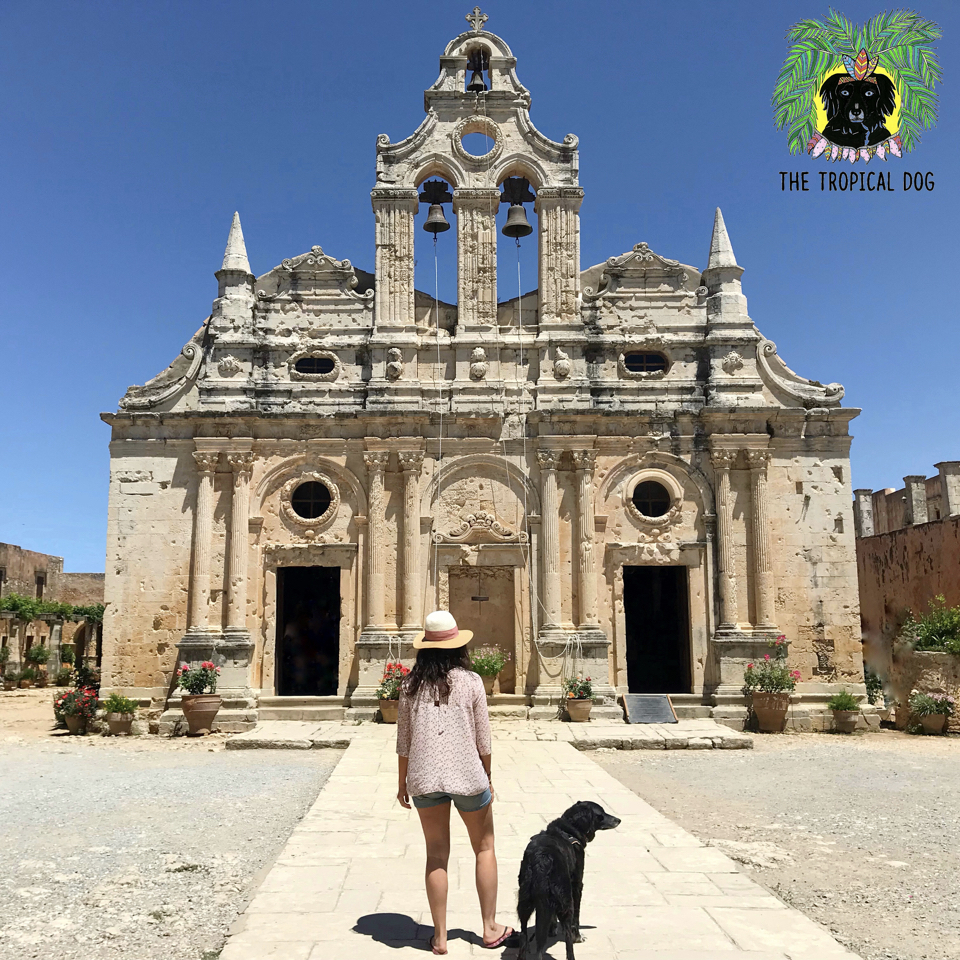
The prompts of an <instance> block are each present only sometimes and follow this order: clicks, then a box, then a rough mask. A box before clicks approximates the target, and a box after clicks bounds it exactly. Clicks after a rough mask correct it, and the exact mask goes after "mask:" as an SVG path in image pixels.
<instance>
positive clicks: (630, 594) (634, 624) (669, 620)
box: [623, 566, 691, 693]
mask: <svg viewBox="0 0 960 960" xmlns="http://www.w3.org/2000/svg"><path fill="white" fill-rule="evenodd" d="M623 612H624V617H625V619H626V634H627V683H628V685H629V687H630V693H689V692H690V687H691V683H690V628H689V618H688V616H687V568H686V567H660V566H656V567H654V566H650V567H628V566H625V567H624V568H623Z"/></svg>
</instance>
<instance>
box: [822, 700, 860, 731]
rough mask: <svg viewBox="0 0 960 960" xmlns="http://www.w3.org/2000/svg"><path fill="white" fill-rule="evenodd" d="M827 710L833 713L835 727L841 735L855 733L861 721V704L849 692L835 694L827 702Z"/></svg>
mask: <svg viewBox="0 0 960 960" xmlns="http://www.w3.org/2000/svg"><path fill="white" fill-rule="evenodd" d="M827 709H829V710H832V711H833V725H834V728H835V729H836V730H837V731H838V732H839V733H853V731H854V730H856V729H857V721H858V720H859V719H860V702H859V701H858V700H857V698H856V697H855V696H854V695H853V694H852V693H850V692H849V691H848V690H841V691H840V693H835V694H834V695H833V696H832V697H831V698H830V699H829V700H828V701H827Z"/></svg>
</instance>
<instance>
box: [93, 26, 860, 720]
mask: <svg viewBox="0 0 960 960" xmlns="http://www.w3.org/2000/svg"><path fill="white" fill-rule="evenodd" d="M477 13H478V12H475V14H474V16H473V17H468V20H471V26H470V28H469V29H468V30H467V31H466V32H465V33H462V34H461V35H460V36H458V37H456V39H454V40H452V41H451V42H450V43H449V44H448V46H447V48H446V50H445V51H444V52H443V55H442V56H441V58H440V76H439V78H438V79H437V81H436V83H435V84H434V85H433V86H432V87H430V88H429V89H428V90H427V91H426V93H425V108H426V118H425V119H424V121H423V123H422V124H421V125H420V127H419V128H418V129H417V130H416V131H415V132H414V133H413V134H412V135H411V136H409V137H408V138H407V139H405V140H402V141H400V142H399V143H391V141H390V139H389V138H388V137H387V136H385V135H381V136H380V137H378V139H377V144H376V184H375V186H374V188H373V190H372V192H371V198H372V205H373V215H374V224H373V226H374V230H375V236H376V265H375V272H374V273H373V274H369V273H365V272H363V271H361V270H359V269H357V268H355V267H354V266H352V264H351V263H350V261H349V260H338V259H336V257H334V256H332V255H330V254H328V253H326V252H324V250H323V249H321V248H320V247H319V246H316V247H313V249H312V250H310V251H308V252H307V253H304V254H301V255H299V256H295V257H292V258H290V259H288V260H284V261H283V262H282V263H281V264H280V265H279V266H277V267H275V268H274V269H273V270H270V271H269V272H268V273H266V274H264V275H263V276H261V277H255V276H253V274H252V273H251V272H250V267H249V263H248V260H247V254H246V249H245V246H244V239H243V235H242V232H241V228H240V222H239V218H238V217H236V216H235V217H234V222H233V225H232V227H231V230H230V234H229V240H228V244H227V250H226V254H225V256H224V261H223V265H222V268H221V269H220V270H219V271H217V273H216V277H217V281H218V284H219V289H218V296H217V299H216V300H215V301H214V304H213V310H212V312H211V315H210V316H209V317H208V318H207V319H206V320H205V321H204V322H203V325H202V326H201V328H200V330H199V331H198V332H197V334H196V335H195V336H194V337H193V338H192V339H191V341H190V342H189V343H188V344H187V345H186V346H185V347H184V348H183V351H182V353H181V355H180V356H179V357H178V358H177V359H176V360H175V361H174V362H173V363H172V364H171V365H170V366H169V367H168V368H167V369H166V370H165V371H163V372H162V373H161V374H159V375H158V376H157V377H156V378H154V379H153V380H151V381H149V382H148V383H147V384H145V385H144V386H142V387H131V388H130V390H129V391H128V392H127V394H126V396H125V397H124V398H123V399H122V400H121V402H120V407H119V410H118V411H117V412H116V413H111V414H104V415H103V419H104V420H105V421H106V422H107V423H109V424H110V426H111V428H112V440H111V445H110V450H111V478H110V499H109V532H108V548H107V574H106V601H107V604H108V606H107V614H106V619H105V638H104V662H103V688H104V690H105V691H108V690H111V689H120V690H123V691H125V692H126V693H127V694H128V695H135V696H138V697H140V698H142V699H147V698H149V699H150V700H151V701H152V702H153V703H154V705H155V706H158V707H165V708H166V709H167V716H168V717H175V716H176V713H177V709H176V704H177V697H176V695H175V692H174V691H173V690H172V675H173V671H174V669H175V665H176V664H177V662H178V661H189V662H193V661H198V660H202V659H208V658H212V659H215V660H216V661H217V662H218V663H220V664H221V665H222V671H223V673H222V680H221V689H222V692H223V694H224V697H225V699H226V702H225V709H224V710H223V711H222V713H221V717H222V719H223V721H224V723H225V725H230V724H233V725H235V726H237V727H242V726H244V725H245V724H249V723H250V722H251V721H252V720H253V719H255V718H256V717H257V716H258V715H259V716H260V717H261V718H268V717H274V718H279V717H284V716H287V717H294V718H300V717H305V718H314V717H325V716H326V717H333V716H341V715H344V714H346V715H348V716H355V717H361V718H362V717H370V716H372V715H373V712H374V710H375V700H374V698H373V694H374V691H375V688H376V687H377V685H378V683H379V680H380V677H381V674H382V669H383V665H384V663H385V662H387V661H388V660H391V659H396V658H397V657H398V656H399V657H402V658H404V659H408V658H410V657H411V656H412V649H411V645H410V641H411V638H412V636H413V635H414V634H415V633H416V632H417V630H418V629H419V628H420V627H421V626H422V623H423V618H424V615H425V613H427V612H429V611H430V610H431V609H434V608H448V609H450V610H451V611H452V612H453V613H454V615H455V616H456V617H457V619H458V622H460V624H461V626H464V627H468V628H471V629H473V630H474V631H475V633H476V634H477V637H476V640H475V643H476V644H478V645H485V646H499V647H501V648H503V649H505V650H506V651H507V652H508V653H509V654H510V657H511V659H510V662H509V663H508V665H507V667H506V669H505V670H504V672H503V673H502V674H501V676H500V680H499V684H498V690H497V694H496V696H495V697H494V700H493V703H494V706H495V708H496V709H498V710H499V711H500V712H502V713H504V714H505V715H514V716H517V715H523V716H526V715H530V716H553V715H555V714H556V703H557V701H558V698H559V695H560V682H561V680H562V677H563V676H564V675H569V674H571V673H574V672H576V673H580V672H582V673H583V674H584V675H589V676H591V677H592V678H593V680H594V683H595V689H596V692H597V698H598V700H599V698H601V697H602V698H603V704H602V705H601V704H599V703H598V708H597V709H598V712H599V713H600V714H604V713H607V714H608V715H612V714H616V715H618V716H619V715H620V712H619V708H617V707H615V706H614V703H615V698H616V697H617V695H618V694H622V693H624V692H627V691H635V692H658V691H659V692H669V693H671V694H676V695H677V698H676V699H677V702H678V703H680V704H681V705H689V706H690V707H691V708H693V709H694V712H698V713H699V714H701V715H702V714H703V713H710V712H712V714H713V715H714V716H717V717H718V718H725V719H728V720H729V721H730V722H733V723H736V722H738V721H740V720H742V718H743V717H744V716H745V713H746V710H745V706H744V700H743V697H742V694H741V692H740V687H741V685H742V681H743V670H744V667H745V665H746V663H747V662H749V661H751V660H753V659H756V658H757V657H762V655H763V653H764V652H766V649H767V647H766V644H767V643H768V641H769V640H770V639H771V638H774V637H776V636H777V635H778V634H781V633H782V634H785V635H786V637H787V639H788V640H789V642H790V660H791V664H792V665H793V666H795V667H796V668H797V669H799V670H800V671H801V672H802V675H803V682H802V683H801V684H800V686H799V688H798V691H799V693H800V694H801V700H802V702H805V703H808V704H809V705H810V706H811V709H817V704H818V703H819V704H822V702H823V700H824V698H825V697H826V696H827V695H828V694H829V693H830V692H831V691H833V690H835V689H837V688H838V687H837V685H838V684H842V685H843V686H845V687H846V688H848V689H856V690H862V687H861V686H859V684H861V683H862V659H861V647H860V628H859V613H858V603H857V580H856V554H855V546H854V528H853V516H852V507H851V501H852V492H851V486H850V470H849V445H850V436H849V433H848V424H849V421H850V420H851V419H852V418H853V417H855V416H856V414H857V412H858V411H857V410H853V409H849V408H844V407H842V406H841V401H842V398H843V388H842V387H841V386H840V385H839V384H829V385H826V386H824V385H821V384H820V383H818V382H817V381H811V380H807V379H804V378H803V377H801V376H799V375H797V374H795V373H794V372H793V371H792V370H790V369H789V368H788V367H787V366H786V365H785V364H784V362H783V361H782V360H781V359H780V357H779V355H778V353H777V348H776V346H775V345H774V344H773V343H772V342H771V341H770V340H767V339H765V338H764V336H763V335H762V334H761V333H760V332H759V331H758V329H757V327H756V326H755V325H754V323H753V321H752V320H751V318H750V317H749V315H748V313H747V301H746V298H745V297H744V295H743V292H742V290H741V284H740V278H741V274H742V273H743V270H742V268H741V267H740V266H739V265H738V264H737V261H736V258H735V256H734V252H733V249H732V247H731V243H730V239H729V237H728V234H727V230H726V227H725V225H724V221H723V217H722V215H721V214H720V211H719V210H717V211H716V217H715V221H714V227H713V235H712V238H711V241H710V248H709V255H708V259H707V264H706V267H705V269H703V270H702V271H701V270H699V269H697V268H696V267H692V266H688V265H685V264H682V263H679V262H677V261H676V260H671V259H669V258H667V257H664V256H661V255H659V254H657V253H655V252H654V251H653V250H651V249H650V247H648V245H647V244H646V243H638V244H637V245H636V246H635V247H634V248H633V249H632V250H630V251H628V252H627V253H624V254H622V255H619V256H611V257H610V258H609V259H608V260H606V261H605V262H603V263H601V264H597V265H596V266H592V267H589V268H588V269H583V270H582V269H581V265H580V205H581V201H582V199H583V190H582V189H581V188H580V186H579V185H578V169H579V159H578V150H577V145H578V141H577V138H576V137H575V136H573V135H572V134H568V135H567V136H566V137H564V138H563V140H562V141H559V142H556V141H553V140H551V139H549V138H548V137H546V136H545V135H544V134H542V133H540V132H539V131H538V130H537V129H536V128H535V127H534V126H533V123H532V121H531V119H530V114H529V106H530V94H529V93H528V91H527V90H526V89H525V88H524V87H523V86H522V85H521V83H520V81H519V80H518V78H517V73H516V60H515V58H514V57H513V55H512V54H511V52H510V49H509V47H508V46H507V44H506V43H505V42H504V41H503V40H502V39H500V38H499V37H497V36H496V35H494V34H492V33H490V32H488V31H487V30H485V29H484V27H483V20H484V19H485V18H484V17H482V16H478V15H477ZM473 133H481V134H483V135H484V136H485V137H486V138H487V139H486V150H485V152H483V153H481V154H479V155H477V154H476V153H475V152H473V148H472V147H469V146H468V144H469V143H470V141H469V139H465V138H468V135H469V134H473ZM521 178H522V180H523V181H526V183H525V184H524V183H523V182H522V181H521ZM437 181H442V183H441V184H440V185H439V186H435V187H434V188H430V189H433V190H435V191H437V190H439V191H440V192H439V193H437V192H435V193H433V194H429V193H428V194H427V195H426V196H427V198H428V199H429V198H432V199H433V200H435V199H437V197H442V196H443V193H442V187H443V186H446V189H447V190H449V196H450V200H449V201H447V203H446V208H447V213H450V214H452V215H453V216H452V217H451V219H453V220H454V221H455V225H454V228H453V230H452V231H451V233H450V235H448V236H441V237H440V238H439V241H438V242H441V243H443V242H450V243H455V244H456V248H457V253H458V255H457V262H458V277H457V285H458V296H457V303H456V304H448V303H443V302H439V301H436V300H435V298H434V296H433V295H432V294H427V293H423V292H420V291H418V290H416V289H415V288H414V259H415V255H414V250H415V243H420V244H424V243H426V244H429V243H430V242H431V238H430V237H429V236H427V235H426V234H423V233H420V236H419V239H418V237H417V236H415V232H419V231H415V219H414V218H415V215H416V214H417V212H418V209H419V206H420V204H421V203H424V202H426V200H425V199H422V198H421V192H422V191H425V190H427V189H428V188H426V187H425V186H424V185H425V183H427V182H433V183H435V184H436V183H437ZM527 189H529V191H530V192H529V193H527V192H526V190H527ZM501 191H503V194H502V193H501ZM510 198H513V203H512V204H511V211H510V217H511V222H513V218H514V215H515V214H518V216H519V217H520V219H521V220H525V218H526V216H527V214H529V215H530V216H531V217H533V218H534V221H535V228H536V229H535V235H534V236H533V237H532V238H531V241H536V243H537V245H538V251H539V252H538V264H539V271H538V272H539V276H538V278H537V286H536V288H535V289H534V290H532V291H531V292H529V293H527V294H524V295H523V296H522V297H520V298H514V299H512V300H507V301H505V302H504V301H501V300H500V299H499V297H498V278H497V246H498V243H504V242H507V243H510V244H512V240H508V239H507V238H505V237H501V236H498V229H497V227H498V223H497V212H498V209H499V208H500V206H501V204H503V205H504V206H506V205H507V203H508V200H509V199H510ZM518 198H519V199H518ZM524 198H526V199H527V202H526V204H525V205H524V203H523V202H522V201H523V199H524ZM443 206H444V203H443V201H442V200H441V202H440V204H439V209H440V210H442V209H443ZM517 206H520V207H521V210H523V211H525V212H524V213H523V214H522V215H521V214H519V213H518V211H516V209H515V208H516V207H517ZM433 215H434V211H433V209H432V208H431V219H433ZM501 219H502V217H501ZM704 239H705V240H706V237H705V238H704ZM420 249H421V250H423V249H425V247H421V248H420Z"/></svg>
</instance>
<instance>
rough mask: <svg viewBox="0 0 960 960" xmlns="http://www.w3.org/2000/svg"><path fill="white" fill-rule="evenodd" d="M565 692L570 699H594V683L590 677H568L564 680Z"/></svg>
mask: <svg viewBox="0 0 960 960" xmlns="http://www.w3.org/2000/svg"><path fill="white" fill-rule="evenodd" d="M563 692H564V694H566V697H567V699H568V700H592V699H593V684H592V683H591V682H590V677H567V679H566V680H564V681H563Z"/></svg>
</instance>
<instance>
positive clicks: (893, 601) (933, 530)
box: [856, 517, 960, 644]
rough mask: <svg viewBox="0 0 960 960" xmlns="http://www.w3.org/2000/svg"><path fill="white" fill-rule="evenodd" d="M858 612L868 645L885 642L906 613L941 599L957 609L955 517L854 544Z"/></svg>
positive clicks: (959, 523) (959, 559)
mask: <svg viewBox="0 0 960 960" xmlns="http://www.w3.org/2000/svg"><path fill="white" fill-rule="evenodd" d="M856 547H857V575H858V580H859V584H860V613H861V617H862V622H863V630H864V633H865V635H866V637H867V642H868V644H872V643H874V642H889V641H890V640H891V639H892V638H893V635H894V633H895V632H896V631H897V629H898V628H899V626H900V624H901V623H902V621H903V618H904V615H905V613H906V611H908V610H910V611H912V612H913V613H914V615H916V616H919V615H921V614H923V613H925V612H926V611H927V604H928V603H929V602H930V601H931V600H933V598H934V597H936V596H938V595H941V594H942V595H943V597H944V598H945V599H946V601H947V603H948V604H949V605H950V606H960V517H948V518H945V519H943V520H937V521H931V522H929V523H924V524H920V525H919V526H913V527H903V528H902V529H900V530H894V531H892V532H891V533H882V534H877V535H876V536H873V537H863V538H860V539H858V540H857V542H856Z"/></svg>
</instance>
